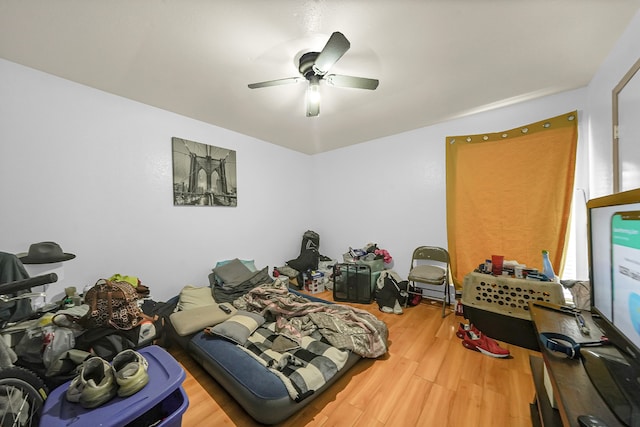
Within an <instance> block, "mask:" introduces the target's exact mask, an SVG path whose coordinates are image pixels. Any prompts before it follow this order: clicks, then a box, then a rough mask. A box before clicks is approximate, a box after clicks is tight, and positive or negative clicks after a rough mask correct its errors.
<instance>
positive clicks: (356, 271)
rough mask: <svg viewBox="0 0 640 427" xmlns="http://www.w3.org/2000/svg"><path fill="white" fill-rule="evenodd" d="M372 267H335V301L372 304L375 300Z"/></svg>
mask: <svg viewBox="0 0 640 427" xmlns="http://www.w3.org/2000/svg"><path fill="white" fill-rule="evenodd" d="M374 293H375V292H374V285H373V283H372V282H371V267H369V266H368V265H365V264H351V263H342V264H336V265H334V266H333V299H334V300H335V301H344V302H356V303H361V304H370V303H371V302H372V301H373V298H374Z"/></svg>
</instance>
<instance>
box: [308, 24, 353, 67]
mask: <svg viewBox="0 0 640 427" xmlns="http://www.w3.org/2000/svg"><path fill="white" fill-rule="evenodd" d="M350 47H351V43H349V40H347V38H346V37H345V36H344V35H343V34H342V33H340V32H337V31H336V32H335V33H333V34H331V37H329V41H327V44H326V45H325V46H324V48H323V49H322V52H320V54H319V55H318V58H316V62H315V64H313V71H314V72H315V73H316V74H318V75H321V76H323V75H325V74H327V72H329V69H331V67H333V64H335V63H336V62H338V59H340V58H342V55H344V54H345V53H346V52H347V51H348V50H349V48H350Z"/></svg>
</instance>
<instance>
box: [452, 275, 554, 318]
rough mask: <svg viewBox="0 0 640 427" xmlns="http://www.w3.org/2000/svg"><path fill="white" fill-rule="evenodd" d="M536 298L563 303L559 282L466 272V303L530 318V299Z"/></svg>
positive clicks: (463, 293)
mask: <svg viewBox="0 0 640 427" xmlns="http://www.w3.org/2000/svg"><path fill="white" fill-rule="evenodd" d="M535 301H544V302H550V303H553V304H564V303H565V300H564V293H563V291H562V285H561V284H560V283H556V282H540V281H537V280H526V279H516V278H513V277H508V276H492V275H491V274H483V273H469V274H467V275H466V276H465V278H464V285H463V288H462V303H463V304H464V305H465V306H472V307H475V308H478V309H481V310H487V311H491V312H493V313H498V314H504V315H508V316H513V317H518V318H520V319H525V320H531V314H530V313H529V302H535Z"/></svg>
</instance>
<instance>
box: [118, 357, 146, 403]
mask: <svg viewBox="0 0 640 427" xmlns="http://www.w3.org/2000/svg"><path fill="white" fill-rule="evenodd" d="M112 365H113V370H114V371H115V374H116V382H117V383H118V386H119V388H118V396H121V397H126V396H131V395H132V394H134V393H137V392H138V391H140V390H141V389H142V388H143V387H144V386H145V385H147V383H148V382H149V374H148V373H147V370H148V369H149V363H148V362H147V359H145V358H144V357H143V356H142V355H141V354H140V353H138V352H137V351H134V350H130V349H128V350H124V351H121V352H120V353H118V354H117V355H116V357H114V358H113V362H112Z"/></svg>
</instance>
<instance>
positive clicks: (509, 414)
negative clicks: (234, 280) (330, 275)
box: [169, 292, 539, 427]
mask: <svg viewBox="0 0 640 427" xmlns="http://www.w3.org/2000/svg"><path fill="white" fill-rule="evenodd" d="M317 296H319V297H321V298H324V299H327V300H331V299H332V296H331V293H330V292H324V293H321V294H317ZM352 305H354V306H355V307H360V308H363V309H365V310H368V311H370V312H372V313H374V314H375V315H376V316H378V318H380V319H382V320H384V321H385V322H386V323H387V325H388V327H389V351H388V353H387V355H385V356H384V357H382V358H380V359H375V360H371V359H364V360H362V361H360V362H358V363H357V364H356V365H355V366H354V367H353V368H351V369H350V370H349V371H348V372H347V373H346V374H345V375H344V376H343V377H342V378H341V379H340V380H339V381H337V382H336V383H335V384H334V385H333V386H332V387H331V388H329V389H328V390H326V391H325V392H324V393H323V394H322V395H320V396H319V397H317V398H316V399H315V400H314V401H313V402H311V403H310V404H309V405H308V406H307V407H305V408H304V409H303V410H302V411H300V412H298V413H297V414H294V415H293V416H292V417H291V418H289V419H287V420H286V421H284V422H283V423H281V424H279V425H280V426H287V427H292V426H323V427H326V426H362V427H372V426H378V427H382V426H385V427H392V426H402V427H404V426H438V427H440V426H451V427H458V426H465V427H468V426H481V427H482V426H492V427H501V426H509V427H519V426H531V425H532V424H531V419H530V415H529V414H530V413H529V403H531V402H532V401H533V399H534V394H535V390H534V386H533V381H532V378H531V369H530V368H529V355H530V354H536V355H539V353H537V352H534V351H531V350H528V349H525V348H521V347H517V346H513V345H510V344H506V343H501V344H502V345H503V346H504V347H506V348H508V349H509V350H510V352H511V357H510V358H507V359H497V358H493V357H489V356H485V355H483V354H481V353H479V352H475V351H471V350H468V349H466V348H464V347H463V346H462V344H461V343H460V339H458V338H457V337H456V335H455V332H456V330H457V328H458V324H459V322H460V321H462V320H463V318H462V317H460V316H456V315H455V314H453V313H452V312H451V310H449V313H450V314H449V315H448V316H446V317H445V318H444V319H442V318H441V317H440V314H441V309H442V306H441V304H437V303H429V302H423V303H421V304H420V305H419V306H417V307H409V308H407V309H405V310H404V311H405V312H404V314H402V315H395V314H386V313H382V312H381V311H379V310H378V306H377V304H375V303H373V304H370V305H364V304H352ZM169 352H170V353H171V354H172V355H173V356H174V357H175V358H176V359H177V360H178V362H180V363H181V364H182V366H183V367H184V368H185V371H186V373H187V378H186V380H185V382H184V384H183V386H184V389H185V391H186V392H187V395H188V396H189V407H188V409H187V411H186V412H185V414H184V415H183V418H182V425H183V426H185V427H191V426H219V425H224V426H239V427H242V426H254V425H256V422H255V421H253V419H252V418H251V417H249V416H248V415H247V414H246V413H245V412H244V410H243V409H242V408H241V407H240V406H239V405H238V404H237V403H236V402H235V401H234V400H233V398H231V397H230V396H229V395H228V394H227V393H226V392H225V391H224V389H223V388H222V387H220V386H219V385H218V383H216V382H215V381H214V380H213V379H212V378H211V377H210V376H209V375H208V374H207V373H206V372H205V371H204V370H203V369H201V368H200V366H199V365H198V364H197V363H196V362H195V361H193V360H192V359H191V358H190V356H189V355H188V354H187V353H186V352H184V351H183V350H181V349H180V348H178V347H177V346H173V347H171V348H170V349H169Z"/></svg>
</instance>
